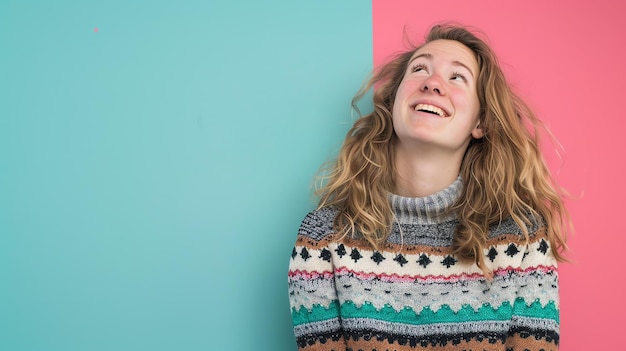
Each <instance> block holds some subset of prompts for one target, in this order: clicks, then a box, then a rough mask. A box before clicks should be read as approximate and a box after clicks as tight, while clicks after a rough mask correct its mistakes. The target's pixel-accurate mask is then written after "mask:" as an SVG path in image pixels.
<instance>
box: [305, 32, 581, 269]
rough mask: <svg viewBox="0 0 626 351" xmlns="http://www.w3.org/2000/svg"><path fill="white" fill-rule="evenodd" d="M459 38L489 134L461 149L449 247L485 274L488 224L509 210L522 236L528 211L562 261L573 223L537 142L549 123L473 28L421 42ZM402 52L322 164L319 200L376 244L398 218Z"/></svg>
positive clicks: (342, 229)
mask: <svg viewBox="0 0 626 351" xmlns="http://www.w3.org/2000/svg"><path fill="white" fill-rule="evenodd" d="M439 39H447V40H454V41H457V42H460V43H462V44H463V45H465V46H467V47H468V48H469V49H470V50H471V51H472V52H474V54H475V56H476V59H477V61H478V67H479V73H478V79H477V91H478V99H479V102H480V116H479V118H480V125H481V126H482V128H483V131H484V133H485V136H484V137H483V138H482V139H473V140H472V141H471V142H470V144H469V146H468V148H467V150H466V153H465V156H464V158H463V162H462V164H461V170H460V174H461V176H462V179H463V190H462V193H461V195H460V197H459V200H458V201H457V203H456V204H454V205H453V206H452V208H451V209H450V210H451V211H453V212H454V213H455V214H456V217H457V219H458V221H459V225H458V226H457V228H456V232H455V235H454V240H453V245H452V248H453V252H454V254H455V255H456V256H457V257H458V258H459V259H461V260H462V261H463V262H470V263H471V262H475V263H476V264H477V265H478V267H480V268H481V269H482V270H483V271H484V272H485V273H486V274H487V275H490V273H491V271H490V269H489V268H488V267H487V266H486V263H485V257H484V254H483V252H484V251H483V250H484V249H485V245H486V241H487V233H488V229H489V226H490V225H492V224H496V223H499V222H500V221H502V219H503V218H506V217H509V216H510V217H512V218H513V220H514V221H515V222H516V223H517V224H518V225H519V227H520V228H521V229H522V231H523V233H524V235H525V237H526V240H528V238H529V233H528V229H527V227H528V226H529V225H531V224H532V223H531V218H539V219H541V220H542V221H543V224H544V230H545V231H546V234H547V237H548V239H549V241H550V244H551V245H550V247H551V250H552V253H553V254H554V256H555V257H556V259H557V260H559V261H564V260H565V258H564V256H563V251H564V250H565V249H566V248H567V246H566V240H565V231H566V229H567V227H569V226H570V224H571V221H570V219H569V215H568V213H567V210H566V208H565V206H564V201H563V198H564V196H563V195H564V194H565V193H564V191H563V190H562V189H561V188H560V187H558V186H557V185H556V183H555V182H554V180H553V178H552V176H551V174H550V171H549V170H548V167H547V166H546V163H545V161H544V159H543V156H542V154H541V151H540V148H539V135H540V132H541V131H544V130H545V127H544V126H543V124H542V123H541V121H540V120H539V119H537V117H536V116H535V115H534V113H533V112H532V111H531V110H530V108H529V107H528V105H526V103H524V102H523V101H522V100H521V99H520V98H519V97H518V95H517V94H515V93H514V92H513V91H512V90H511V88H510V87H509V85H508V84H507V82H506V79H505V76H504V74H503V72H502V70H501V68H500V67H499V64H498V61H497V58H496V55H495V54H494V52H493V51H492V50H491V49H490V47H489V46H488V45H487V44H486V43H485V42H484V41H483V40H481V39H479V38H478V37H477V36H476V35H475V34H473V33H472V32H470V31H469V30H467V29H466V28H464V27H461V26H457V25H448V24H444V25H436V26H434V27H433V28H431V30H430V32H429V33H428V34H427V36H426V40H425V43H424V44H426V43H429V42H431V41H434V40H439ZM417 49H419V47H417V48H415V49H414V50H410V51H407V52H404V53H401V54H399V55H397V56H396V57H395V58H394V59H393V60H391V61H390V62H389V63H387V64H385V65H383V66H382V67H380V68H379V69H377V70H376V71H375V72H374V74H373V76H372V77H371V79H369V81H368V82H367V83H366V84H365V85H364V86H363V87H362V89H361V90H360V91H359V93H358V94H357V95H356V96H355V98H354V99H353V101H352V106H353V108H354V109H355V110H356V111H357V112H358V107H357V106H356V103H357V102H358V101H359V100H360V99H361V98H362V97H363V96H365V94H366V93H367V92H368V91H369V90H370V89H371V88H372V87H375V89H374V93H373V102H374V111H373V112H372V113H370V114H367V115H364V116H361V117H360V118H359V119H357V120H356V121H355V123H354V125H353V127H352V128H351V129H350V130H349V132H348V133H347V135H346V138H345V141H344V143H343V146H342V147H341V150H340V152H339V155H338V157H337V159H336V160H335V161H334V162H332V163H329V164H327V166H326V167H325V168H323V172H322V174H323V175H322V176H321V177H323V178H324V179H325V183H324V185H323V187H322V188H320V189H319V190H318V191H317V194H318V195H319V196H320V202H319V207H320V208H321V207H324V206H333V207H335V208H336V209H337V210H338V214H337V216H336V217H335V221H334V229H335V231H336V232H337V233H339V234H341V235H348V234H350V235H354V234H355V233H359V234H360V235H361V236H362V237H363V238H365V239H366V240H367V241H368V242H369V243H370V244H371V245H372V246H373V247H374V248H377V247H378V246H379V245H381V244H382V243H383V242H384V241H385V240H386V239H387V237H388V236H389V234H390V231H391V228H392V224H393V220H394V215H393V211H392V208H391V204H390V202H389V199H388V195H389V193H390V192H393V191H394V190H395V182H394V179H395V176H396V170H395V166H394V146H395V144H396V138H397V137H396V135H395V132H394V130H393V124H392V111H393V102H394V100H395V96H396V92H397V90H398V87H399V85H400V83H401V82H402V79H403V77H404V74H405V72H406V69H407V65H408V63H409V60H410V58H411V57H412V56H413V54H414V53H415V51H416V50H417Z"/></svg>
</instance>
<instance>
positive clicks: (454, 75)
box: [411, 63, 467, 82]
mask: <svg viewBox="0 0 626 351" xmlns="http://www.w3.org/2000/svg"><path fill="white" fill-rule="evenodd" d="M420 69H423V70H425V69H426V66H425V65H423V64H421V63H418V64H416V65H413V66H412V67H411V72H413V73H415V72H417V71H418V70H420ZM455 77H459V78H461V80H462V81H464V82H467V79H466V78H465V76H464V75H463V74H461V73H459V72H453V73H452V78H455Z"/></svg>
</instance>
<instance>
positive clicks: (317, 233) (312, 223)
mask: <svg viewBox="0 0 626 351" xmlns="http://www.w3.org/2000/svg"><path fill="white" fill-rule="evenodd" d="M336 216H337V209H335V208H333V207H322V208H320V209H317V210H315V211H311V212H309V213H308V214H307V215H306V216H305V217H304V219H303V220H302V224H300V229H299V230H298V235H299V236H304V237H307V238H310V239H313V240H316V241H319V240H321V239H323V238H324V237H326V236H328V235H330V234H332V233H334V231H333V223H334V221H335V217H336Z"/></svg>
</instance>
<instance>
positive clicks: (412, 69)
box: [411, 63, 426, 72]
mask: <svg viewBox="0 0 626 351" xmlns="http://www.w3.org/2000/svg"><path fill="white" fill-rule="evenodd" d="M418 69H426V66H425V65H423V64H421V63H418V64H416V65H414V66H413V67H411V72H417V70H418Z"/></svg>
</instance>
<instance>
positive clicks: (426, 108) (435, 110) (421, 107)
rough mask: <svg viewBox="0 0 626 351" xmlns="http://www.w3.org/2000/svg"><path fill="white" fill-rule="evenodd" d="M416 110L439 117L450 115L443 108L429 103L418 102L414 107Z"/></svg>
mask: <svg viewBox="0 0 626 351" xmlns="http://www.w3.org/2000/svg"><path fill="white" fill-rule="evenodd" d="M413 109H414V110H415V111H420V112H426V113H430V114H433V115H436V116H439V117H448V114H447V113H446V111H444V110H442V109H441V108H439V107H437V106H433V105H429V104H417V105H415V107H414V108H413Z"/></svg>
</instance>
